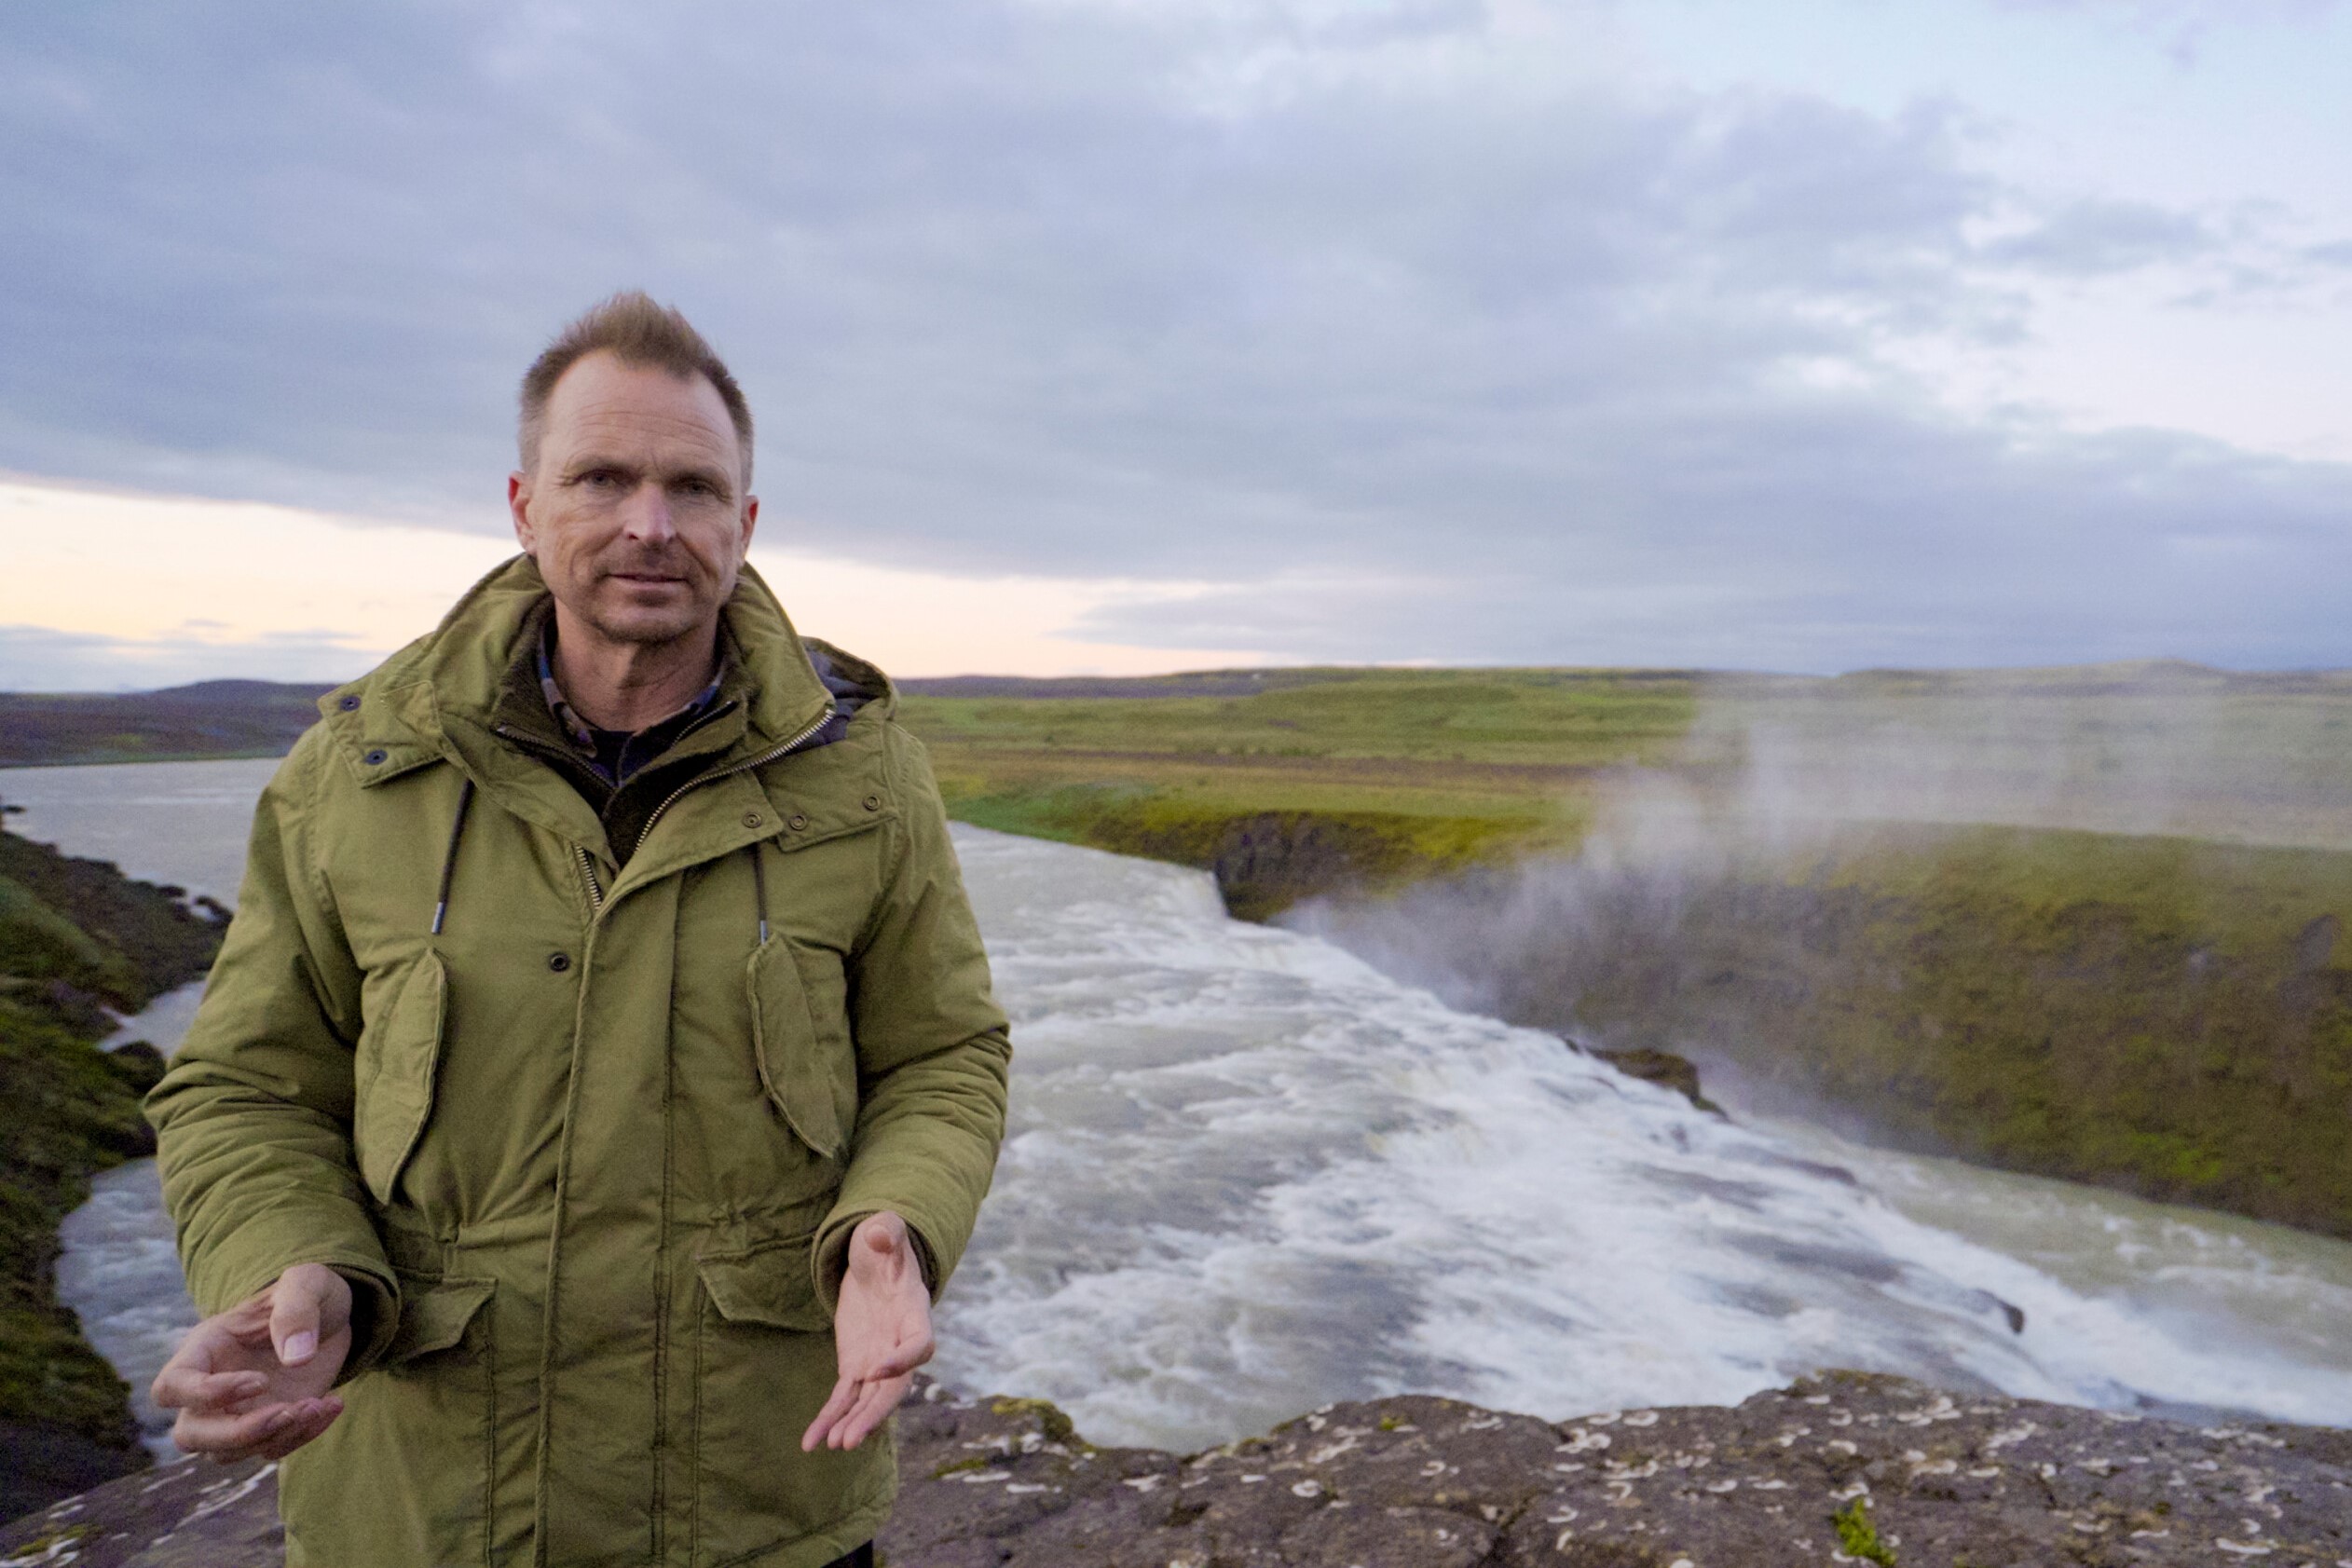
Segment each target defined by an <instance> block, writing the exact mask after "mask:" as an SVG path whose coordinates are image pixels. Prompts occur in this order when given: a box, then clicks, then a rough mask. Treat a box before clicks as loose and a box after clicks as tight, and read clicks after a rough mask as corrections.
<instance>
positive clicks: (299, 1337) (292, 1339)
mask: <svg viewBox="0 0 2352 1568" xmlns="http://www.w3.org/2000/svg"><path fill="white" fill-rule="evenodd" d="M318 1348H319V1336H318V1335H316V1334H314V1333H312V1332H310V1331H309V1330H308V1329H304V1330H303V1331H302V1332H301V1333H299V1334H289V1335H287V1336H286V1348H285V1349H283V1350H281V1351H280V1352H279V1353H278V1359H279V1360H280V1361H283V1362H284V1363H285V1364H286V1365H287V1366H289V1367H293V1366H298V1365H300V1364H301V1363H302V1362H305V1361H308V1360H309V1359H310V1357H311V1354H312V1353H313V1352H314V1351H316V1350H317V1349H318Z"/></svg>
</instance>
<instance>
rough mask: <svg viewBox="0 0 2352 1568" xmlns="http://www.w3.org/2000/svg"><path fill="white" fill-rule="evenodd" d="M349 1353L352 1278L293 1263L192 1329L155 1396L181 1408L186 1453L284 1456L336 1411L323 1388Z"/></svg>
mask: <svg viewBox="0 0 2352 1568" xmlns="http://www.w3.org/2000/svg"><path fill="white" fill-rule="evenodd" d="M350 1353H351V1286H350V1283H349V1281H348V1280H346V1279H345V1278H344V1277H343V1276H342V1275H339V1274H337V1273H335V1271H334V1270H333V1269H331V1268H328V1267H327V1266H326V1265H325V1264H323V1263H296V1264H295V1265H294V1267H293V1268H290V1269H288V1270H287V1271H286V1272H285V1273H284V1274H282V1275H279V1276H278V1283H276V1284H275V1285H272V1286H270V1287H268V1288H267V1289H265V1290H263V1291H261V1292H260V1294H258V1295H255V1296H252V1297H249V1298H248V1299H247V1300H245V1301H243V1302H239V1303H238V1304H237V1305H235V1306H233V1307H231V1308H229V1309H228V1310H227V1311H226V1312H224V1313H222V1314H221V1315H220V1316H217V1317H208V1318H206V1319H205V1320H204V1321H203V1322H201V1323H199V1324H198V1325H197V1326H196V1327H195V1328H193V1329H189V1330H188V1336H187V1338H185V1339H184V1340H182V1341H181V1342H180V1348H179V1349H178V1350H177V1351H175V1352H173V1353H172V1356H171V1360H169V1361H167V1362H165V1363H164V1366H163V1370H161V1371H160V1372H157V1374H156V1381H155V1387H154V1390H153V1392H154V1394H155V1402H156V1403H157V1405H158V1406H160V1407H162V1408H163V1409H165V1410H175V1411H179V1412H180V1417H179V1420H178V1421H176V1422H174V1423H173V1424H172V1427H171V1440H172V1441H173V1442H175V1443H177V1444H179V1445H180V1447H181V1448H182V1449H183V1450H184V1451H185V1452H189V1453H203V1454H210V1455H211V1456H212V1458H214V1459H216V1460H219V1461H220V1462H221V1463H223V1464H226V1463H228V1462H229V1461H231V1460H236V1459H253V1458H262V1459H283V1458H284V1457H285V1456H286V1455H287V1454H289V1453H292V1452H294V1450H296V1449H298V1448H300V1447H301V1446H302V1445H303V1444H305V1443H307V1442H308V1441H309V1440H310V1439H311V1438H315V1437H317V1436H318V1435H319V1434H320V1433H321V1432H323V1431H325V1430H326V1429H327V1426H328V1425H329V1424H330V1423H332V1422H333V1421H334V1420H335V1417H336V1416H338V1415H340V1414H342V1413H343V1401H342V1400H340V1399H338V1398H335V1397H334V1396H333V1395H331V1394H329V1393H328V1392H327V1390H328V1389H330V1388H332V1387H333V1386H334V1385H335V1374H336V1373H338V1372H340V1371H341V1370H343V1361H344V1358H345V1357H348V1356H349V1355H350Z"/></svg>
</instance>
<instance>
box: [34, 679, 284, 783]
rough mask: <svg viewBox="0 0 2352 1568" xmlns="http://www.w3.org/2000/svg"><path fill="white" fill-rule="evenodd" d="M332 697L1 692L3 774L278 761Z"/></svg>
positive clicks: (260, 684) (221, 683) (267, 687)
mask: <svg viewBox="0 0 2352 1568" xmlns="http://www.w3.org/2000/svg"><path fill="white" fill-rule="evenodd" d="M328 689H329V688H327V687H325V686H308V685H302V686H287V685H282V684H280V683H278V682H275V681H266V680H208V681H198V683H197V684H196V685H194V686H175V687H172V688H171V689H167V690H163V691H132V692H124V693H120V694H105V695H101V694H97V693H91V692H65V693H60V694H57V695H54V696H48V695H38V694H24V693H17V692H0V768H21V767H28V766H36V765H43V764H49V763H62V762H163V761H170V760H172V759H175V758H181V757H275V756H278V755H279V754H280V753H282V752H284V751H285V750H286V748H287V747H289V746H291V745H293V744H294V737H295V736H297V735H299V734H301V733H302V732H303V731H304V730H305V729H308V728H309V727H310V726H311V724H312V723H314V722H315V721H316V720H317V719H318V716H319V709H318V700H319V696H320V694H321V692H324V691H326V690H328Z"/></svg>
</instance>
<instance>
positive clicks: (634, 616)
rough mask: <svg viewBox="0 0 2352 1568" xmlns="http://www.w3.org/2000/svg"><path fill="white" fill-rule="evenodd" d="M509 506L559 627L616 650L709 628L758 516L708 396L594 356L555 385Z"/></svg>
mask: <svg viewBox="0 0 2352 1568" xmlns="http://www.w3.org/2000/svg"><path fill="white" fill-rule="evenodd" d="M507 504H508V507H509V510H511V511H513V514H514V537H515V538H516V539H519V540H521V541H522V545H523V549H524V551H525V552H526V553H528V554H529V555H530V556H531V557H532V559H534V560H536V561H537V562H538V563H539V569H540V576H541V577H543V578H545V579H547V586H548V588H549V589H550V590H551V591H552V592H553V593H554V595H555V600H556V603H557V605H558V606H560V607H562V608H563V609H564V610H566V611H568V612H569V613H568V615H567V617H566V618H565V619H566V620H567V622H571V623H576V624H577V625H578V626H580V627H582V628H584V629H585V630H586V631H587V632H588V633H589V634H591V635H592V636H595V637H600V638H602V639H605V640H607V641H609V642H616V643H667V642H673V641H676V640H677V639H678V638H680V637H686V636H691V635H693V634H696V633H698V632H700V631H702V630H703V629H704V628H705V627H707V626H709V625H711V624H712V623H713V622H715V621H716V620H717V619H718V607H719V606H721V605H723V604H725V603H726V602H727V596H728V595H729V594H730V593H733V592H734V590H735V576H736V573H737V572H738V571H740V570H741V569H742V566H743V561H744V551H745V549H746V548H747V547H748V546H749V545H750V543H751V529H752V525H753V524H754V523H755V522H756V521H757V520H758V519H759V501H758V499H757V498H753V497H751V496H748V495H745V493H744V483H743V450H742V446H741V444H740V443H738V442H737V440H736V438H735V427H734V422H733V421H732V419H730V418H729V417H728V416H727V405H726V404H725V403H724V402H720V401H719V397H718V389H717V388H715V387H713V386H712V385H711V384H710V383H709V382H708V381H706V380H704V378H703V377H701V376H699V375H695V376H690V377H687V378H684V379H680V378H679V377H677V376H675V375H670V374H669V373H668V372H667V371H663V370H654V369H648V368H643V367H640V366H636V365H629V364H623V363H622V361H620V360H619V359H618V358H616V357H615V356H613V355H612V354H610V353H609V352H601V351H600V352H597V353H594V354H590V355H588V356H587V357H586V358H584V359H582V360H581V361H579V362H578V363H577V364H574V365H573V366H572V367H571V368H570V369H569V370H567V371H566V372H565V373H564V375H563V379H561V380H559V381H557V382H556V383H555V389H554V393H553V394H552V395H550V396H549V398H548V400H547V410H546V415H545V417H544V418H543V420H542V421H541V424H540V443H539V461H538V464H537V466H536V468H535V469H534V470H533V471H532V472H529V473H521V472H517V473H515V474H514V475H513V476H512V477H511V478H510V479H509V480H508V481H507Z"/></svg>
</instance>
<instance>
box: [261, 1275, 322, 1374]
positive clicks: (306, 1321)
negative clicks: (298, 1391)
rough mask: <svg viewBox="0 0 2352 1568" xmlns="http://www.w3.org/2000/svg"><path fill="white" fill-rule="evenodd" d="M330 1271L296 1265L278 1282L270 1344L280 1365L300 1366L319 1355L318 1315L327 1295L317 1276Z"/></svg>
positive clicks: (271, 1311)
mask: <svg viewBox="0 0 2352 1568" xmlns="http://www.w3.org/2000/svg"><path fill="white" fill-rule="evenodd" d="M326 1273H327V1271H326V1270H324V1269H321V1268H318V1267H316V1266H315V1265H307V1264H297V1265H296V1266H294V1268H291V1269H288V1270H287V1271H286V1272H285V1273H284V1274H283V1275H280V1276H279V1279H278V1288H276V1289H275V1290H274V1291H272V1292H271V1295H270V1306H269V1343H271V1344H272V1345H273V1346H275V1347H276V1348H277V1351H278V1360H279V1363H280V1365H281V1366H288V1367H299V1366H301V1365H303V1364H304V1363H305V1362H307V1361H308V1360H309V1359H310V1357H313V1356H316V1355H317V1354H318V1353H319V1314H320V1308H321V1304H322V1302H323V1298H324V1296H325V1294H326V1291H325V1288H324V1286H323V1284H322V1283H321V1280H320V1279H319V1278H318V1277H317V1276H318V1275H323V1274H326Z"/></svg>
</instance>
